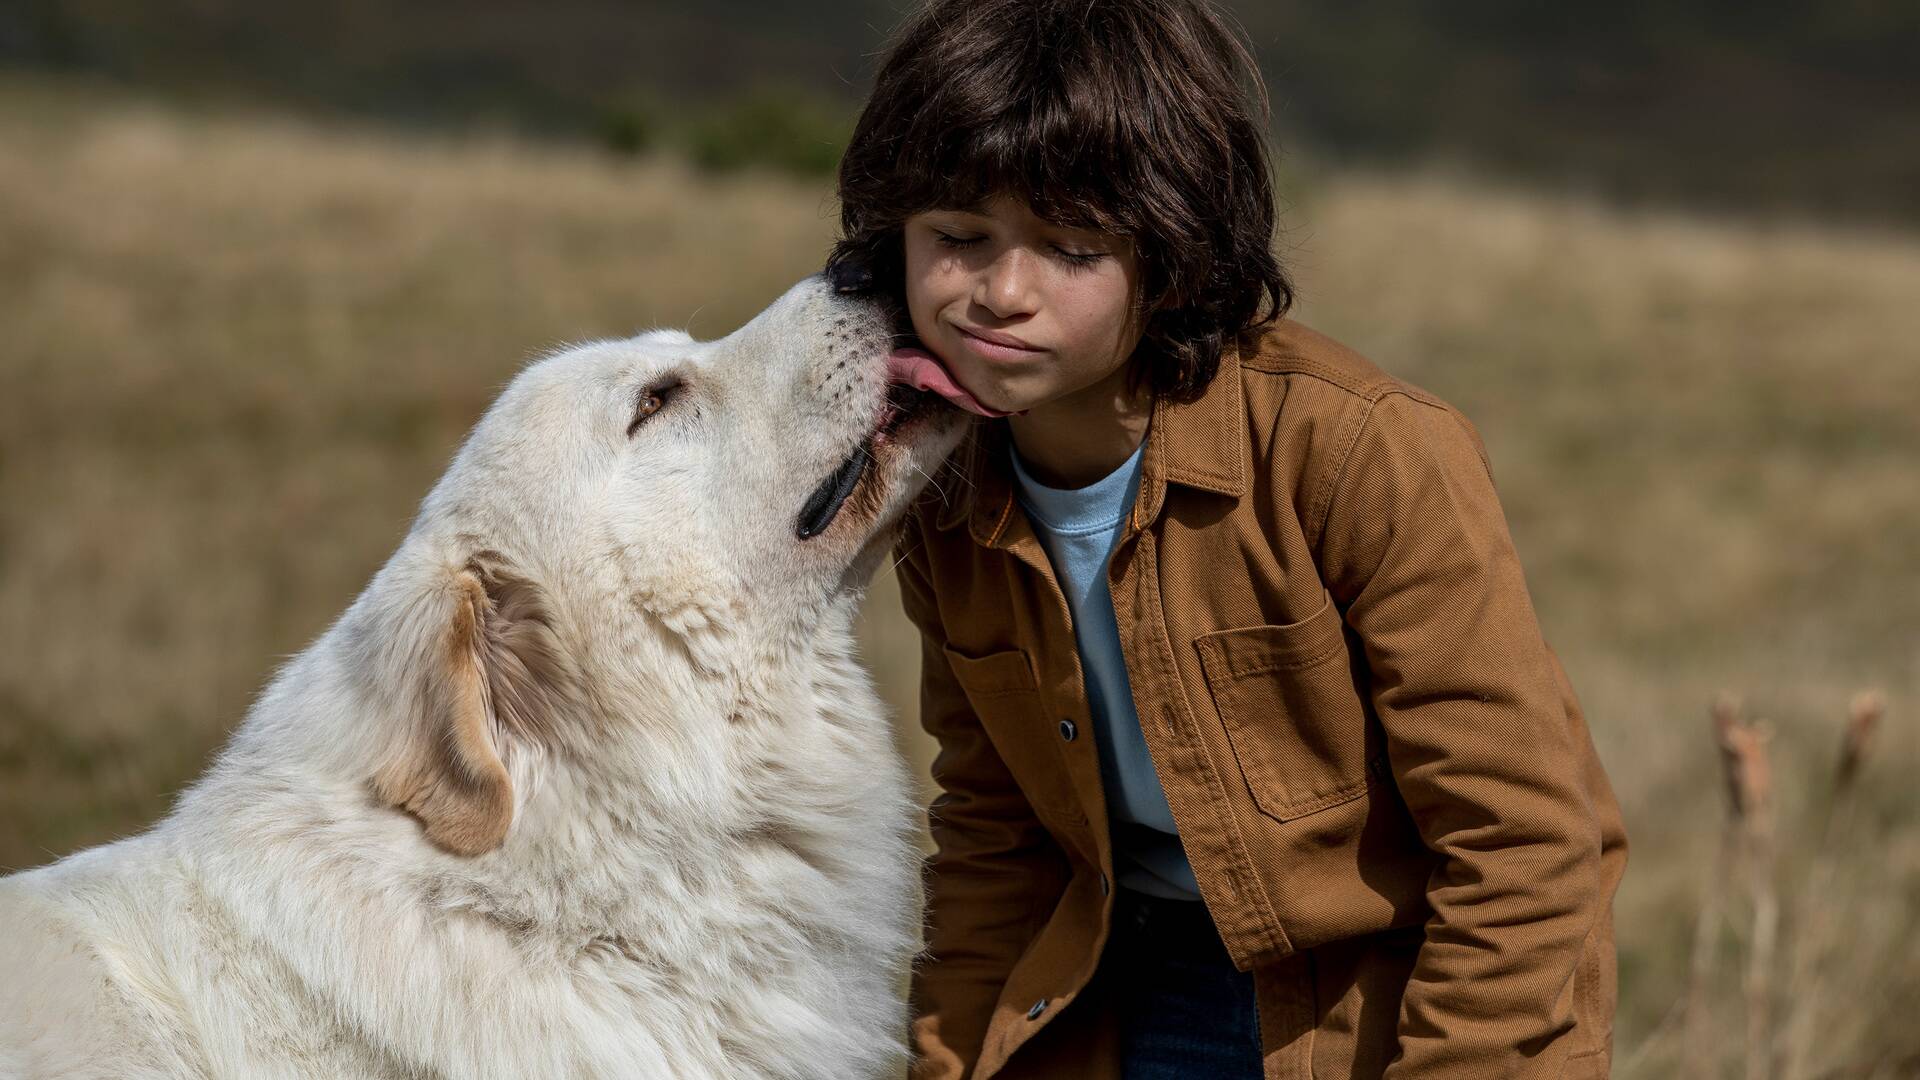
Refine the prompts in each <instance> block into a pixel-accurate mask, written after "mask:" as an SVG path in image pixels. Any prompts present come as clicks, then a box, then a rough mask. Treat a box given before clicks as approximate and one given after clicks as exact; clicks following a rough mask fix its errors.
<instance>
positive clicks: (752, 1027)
mask: <svg viewBox="0 0 1920 1080" xmlns="http://www.w3.org/2000/svg"><path fill="white" fill-rule="evenodd" d="M892 331H893V323H892V321H891V319H890V318H889V317H888V315H887V313H885V312H884V311H882V310H881V309H880V307H879V306H878V305H877V304H875V303H873V302H870V301H866V300H859V299H849V298H844V297H841V296H838V295H836V294H835V293H834V291H833V290H832V289H831V288H830V287H829V286H828V285H827V284H826V283H825V282H824V281H823V280H822V279H820V278H817V277H816V278H809V279H807V280H805V281H803V282H801V283H800V284H798V285H796V286H795V287H794V288H793V289H792V290H790V291H789V292H788V293H787V294H786V295H785V296H783V297H781V298H780V300H778V301H777V302H776V303H774V304H773V306H771V307H770V308H768V309H767V310H766V311H765V312H764V313H762V314H761V315H760V316H758V317H757V318H755V319H754V320H753V321H752V322H751V323H749V324H748V325H746V326H745V327H743V328H741V329H740V330H738V331H737V332H735V333H734V334H732V335H730V336H728V337H726V338H724V339H722V340H719V341H714V342H707V343H700V342H695V341H694V340H693V339H692V338H690V337H689V336H687V335H686V334H684V333H680V332H678V331H655V332H652V333H648V334H645V335H642V336H640V337H637V338H633V339H631V340H626V341H615V342H604V343H596V344H590V345H585V346H581V347H577V348H572V349H569V350H567V351H565V352H563V353H560V354H558V355H554V356H551V357H548V358H546V359H543V360H541V361H539V362H537V363H535V364H533V365H531V366H529V367H528V368H527V369H526V370H525V371H524V372H522V373H521V374H520V375H519V376H518V377H517V378H516V379H515V380H514V381H513V382H512V384H511V385H509V386H508V387H507V389H506V390H505V392H504V393H503V394H502V395H501V397H500V399H499V401H498V402H497V403H495V405H494V406H493V408H492V409H491V410H490V411H489V412H488V413H487V415H486V416H485V418H483V419H482V420H481V421H480V423H479V424H478V426H477V427H476V428H475V429H474V431H473V433H472V435H471V436H470V437H469V438H468V440H467V442H466V444H465V446H464V447H463V448H462V449H461V451H460V453H459V455H458V456H457V457H456V458H455V460H454V462H453V465H452V467H451V468H450V469H449V470H448V472H447V474H446V476H445V477H444V478H443V479H442V480H441V481H440V483H439V484H438V485H437V486H436V487H435V488H434V490H433V492H432V493H431V494H430V495H429V496H428V497H427V499H426V502H425V503H424V505H423V506H422V508H421V510H420V514H419V516H418V518H417V519H416V520H415V522H414V524H413V527H412V529H411V531H410V532H409V533H408V535H407V537H406V539H405V541H404V542H403V543H402V544H401V546H400V549H399V550H398V551H397V552H396V553H395V554H394V556H393V557H392V559H391V560H390V561H389V562H388V563H387V565H386V566H385V567H384V568H383V569H382V570H381V571H380V572H379V573H378V574H377V575H376V576H375V577H374V579H373V581H372V583H371V584H369V585H368V586H367V588H366V590H365V591H364V592H363V593H362V594H361V595H360V597H359V598H358V599H357V600H356V601H355V602H354V604H353V605H352V606H351V607H350V608H348V609H347V611H346V613H345V614H344V615H342V616H341V617H340V619H339V620H338V621H337V622H336V623H334V625H333V626H332V627H331V628H330V629H328V630H327V632H326V633H325V634H324V635H323V636H322V637H321V638H320V639H319V640H318V641H316V642H315V643H314V644H313V645H312V646H311V647H309V648H308V649H307V650H306V651H305V652H303V653H302V654H300V655H299V656H298V657H296V658H295V659H293V660H292V661H291V662H289V663H288V664H287V665H286V667H285V668H284V669H283V670H282V671H281V672H280V673H279V675H278V677H277V678H275V679H274V681H273V683H272V685H271V686H270V687H269V688H268V689H267V690H266V692H265V693H264V694H263V695H262V696H261V698H260V700H259V701H258V702H256V703H255V705H254V707H253V709H252V711H251V712H250V714H249V715H248V717H247V719H246V721H245V723H244V724H243V725H242V726H241V727H240V729H239V730H238V731H237V732H236V733H235V735H234V737H233V739H232V741H231V743H230V744H229V745H228V746H227V748H226V750H225V751H224V752H223V753H222V754H221V756H220V758H219V761H218V763H217V764H215V765H214V766H213V768H212V769H211V770H210V771H209V772H208V773H207V775H206V776H204V777H203V778H201V780H200V781H199V782H198V783H196V784H195V785H194V786H193V787H192V788H191V789H189V790H188V791H187V792H186V793H185V794H184V795H183V796H182V797H181V798H180V800H179V803H178V805H177V806H176V807H175V808H174V810H173V812H172V814H171V815H170V816H168V817H167V818H166V819H165V820H164V821H162V822H161V823H160V824H159V825H157V826H156V827H155V828H153V829H152V830H151V831H149V832H147V833H145V834H143V835H141V836H138V837H135V838H133V839H129V840H125V841H121V842H119V843H115V844H110V845H107V846H105V847H100V848H95V849H93V850H90V851H86V852H82V853H80V854H78V855H74V856H72V857H70V858H67V859H65V860H63V861H61V862H58V863H56V864H54V865H51V866H47V867H43V868H41V869H37V870H33V871H30V872H27V873H22V874H16V875H14V876H12V877H8V878H5V879H3V880H0V1075H5V1076H8V1077H17V1076H27V1077H61V1078H76V1077H102V1078H105V1077H112V1078H114V1080H127V1078H133V1077H179V1076H195V1077H199V1076H214V1077H301V1078H309V1077H310V1078H319V1077H326V1078H329V1080H333V1078H343V1077H435V1078H449V1080H451V1078H463V1077H511V1078H514V1080H528V1078H536V1077H661V1078H673V1080H692V1078H701V1077H715V1078H721V1077H724V1078H727V1080H736V1078H743V1077H832V1078H843V1077H861V1076H874V1075H878V1074H882V1073H885V1072H887V1071H888V1070H890V1069H894V1068H897V1067H898V1066H899V1065H900V1063H901V1062H902V1061H903V1060H904V1055H905V1049H904V1040H905V1033H906V1032H905V1028H906V1016H905V1010H904V1005H903V1003H902V1002H901V1001H900V997H899V990H900V987H901V985H902V979H903V975H904V972H905V966H906V964H907V963H908V962H909V958H910V956H911V954H912V953H913V951H914V949H915V948H916V947H917V946H918V944H919V916H920V891H919V889H920V885H919V875H918V858H917V852H916V850H915V848H914V845H913V841H912V838H911V832H910V823H911V820H912V816H913V810H912V805H911V798H910V786H909V783H908V775H907V769H906V766H905V764H904V762H903V761H902V759H901V758H900V756H899V755H898V754H897V752H896V751H895V750H894V749H893V743H892V739H891V734H890V725H889V724H888V722H887V720H886V716H885V711H884V709H883V707H882V706H881V704H880V702H879V700H878V698H877V697H876V695H875V693H874V691H873V689H872V686H871V683H870V681H869V679H868V677H867V675H866V673H865V672H864V671H863V670H862V669H861V668H860V666H859V665H858V664H857V662H856V659H855V656H854V643H853V637H852V624H853V620H854V616H855V610H856V607H857V605H858V602H859V598H860V595H861V594H862V592H863V591H864V590H865V587H866V583H867V581H868V580H869V578H870V577H871V575H872V573H873V571H874V570H875V569H876V568H877V566H878V563H879V560H880V559H881V558H883V557H884V555H885V553H886V551H887V549H888V546H889V540H890V535H889V534H890V533H891V531H892V530H891V526H892V525H893V523H894V522H896V521H897V520H898V518H899V517H900V514H901V512H902V510H903V508H904V506H905V504H906V503H907V502H908V500H910V499H911V498H912V497H913V496H914V495H915V494H916V493H917V492H919V491H920V489H921V487H922V484H923V482H924V480H925V478H926V474H928V473H930V472H932V471H934V469H935V468H936V466H937V465H938V464H939V463H940V462H941V461H942V460H943V459H944V458H945V457H946V455H947V454H948V453H949V452H950V451H951V449H952V448H953V446H954V444H955V443H956V442H957V441H958V439H959V437H960V435H961V433H962V430H963V429H964V426H965V416H964V414H963V413H961V412H960V411H958V410H956V409H953V408H950V407H948V406H947V405H945V404H943V403H942V402H941V401H940V399H939V398H938V397H936V396H934V395H931V394H924V393H918V392H915V391H913V390H912V389H911V388H910V387H909V386H906V385H903V382H905V383H911V382H913V381H914V374H915V373H914V366H915V365H916V364H924V359H921V360H916V359H913V358H912V353H913V351H912V350H901V351H894V350H892V349H891V347H890V346H891V343H892ZM903 353H905V354H907V358H906V359H903V358H902V354H903ZM920 355H921V356H922V357H923V358H924V354H920ZM890 370H891V373H892V376H891V381H890ZM922 374H924V372H923V373H922ZM921 381H922V382H924V381H925V380H924V379H923V380H921ZM823 478H824V479H823Z"/></svg>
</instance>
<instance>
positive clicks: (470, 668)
mask: <svg viewBox="0 0 1920 1080" xmlns="http://www.w3.org/2000/svg"><path fill="white" fill-rule="evenodd" d="M445 595H446V597H447V598H448V599H449V600H450V602H448V603H446V604H445V605H444V611H445V614H444V616H442V617H441V618H439V619H437V620H430V621H429V624H428V625H427V626H426V627H425V629H424V631H423V633H424V635H425V636H426V638H427V639H428V640H426V641H423V642H420V643H419V644H420V645H422V646H424V647H420V648H413V649H403V650H401V653H402V655H410V656H411V657H412V658H414V661H415V663H417V664H418V665H419V668H420V670H419V671H418V672H417V673H414V676H415V677H416V678H417V685H416V687H415V693H414V694H413V695H412V700H413V702H414V714H415V715H413V716H412V717H411V718H410V719H411V721H412V723H411V725H410V730H408V731H407V732H406V733H405V734H404V735H403V736H402V743H401V745H400V746H399V747H397V748H396V749H397V752H396V753H395V754H394V755H393V756H392V757H391V758H390V759H389V760H388V761H387V763H386V765H385V766H384V767H383V768H381V769H380V770H379V771H378V772H377V773H376V774H375V776H374V780H373V786H374V792H375V794H376V795H377V796H378V797H379V798H380V799H381V800H382V801H384V802H386V803H388V804H389V805H392V806H396V807H399V808H402V809H404V810H406V811H407V812H408V813H410V814H412V815H413V816H414V817H416V818H418V819H420V823H421V824H422V825H423V826H425V828H426V833H427V837H428V839H430V840H432V841H433V842H434V843H435V844H437V845H439V846H440V847H442V848H445V849H446V850H448V851H451V852H453V853H454V854H456V855H480V854H483V853H485V852H488V851H492V850H494V849H496V848H498V847H499V846H500V845H501V844H502V843H504V842H505V840H506V837H507V830H508V829H509V828H510V827H511V826H512V824H513V817H514V790H513V780H512V777H511V775H510V774H509V772H508V769H507V765H506V759H507V758H509V756H510V755H512V754H514V753H521V752H525V751H526V750H528V749H531V747H532V745H533V744H535V743H537V742H539V741H540V740H542V739H543V738H544V737H545V736H546V735H547V734H549V733H550V732H551V730H552V727H553V724H554V721H555V719H556V713H555V710H556V709H557V707H558V705H559V701H560V698H561V696H562V695H563V694H564V692H565V689H566V687H567V686H569V685H571V673H570V669H569V666H568V664H567V663H566V658H565V656H564V654H563V653H562V652H561V651H560V648H559V645H558V641H557V638H556V636H555V634H554V632H553V627H552V624H551V621H550V619H549V616H548V611H547V607H546V604H545V602H544V598H543V596H542V594H541V592H540V589H539V587H538V586H537V585H535V584H534V583H533V582H532V581H529V580H527V579H526V578H524V577H521V576H519V575H517V574H515V573H513V572H512V571H511V570H510V569H508V568H507V567H506V566H505V565H504V563H503V562H502V561H501V560H500V559H499V558H498V557H497V556H493V555H491V554H489V553H483V554H481V555H478V556H475V557H474V559H472V560H471V561H469V562H468V564H467V565H466V566H465V567H463V568H462V569H460V570H459V571H457V572H455V573H454V574H453V575H452V576H451V580H450V581H449V582H448V583H447V586H446V589H445Z"/></svg>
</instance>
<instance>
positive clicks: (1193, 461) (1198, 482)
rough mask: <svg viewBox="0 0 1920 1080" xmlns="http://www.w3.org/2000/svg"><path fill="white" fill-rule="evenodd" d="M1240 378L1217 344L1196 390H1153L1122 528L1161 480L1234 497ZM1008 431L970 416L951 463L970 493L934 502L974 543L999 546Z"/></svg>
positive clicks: (1234, 353)
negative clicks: (1206, 377)
mask: <svg viewBox="0 0 1920 1080" xmlns="http://www.w3.org/2000/svg"><path fill="white" fill-rule="evenodd" d="M1243 398H1244V392H1243V389H1242V387H1241V383H1240V350H1239V346H1238V345H1236V344H1234V343H1231V342H1229V343H1228V344H1227V345H1226V346H1224V347H1223V348H1222V349H1221V351H1220V368H1219V371H1218V372H1216V373H1215V375H1214V378H1213V381H1212V382H1210V383H1208V384H1207V388H1206V390H1205V391H1204V392H1202V393H1201V395H1200V396H1199V397H1198V398H1196V399H1195V400H1193V401H1190V402H1177V401H1172V400H1169V399H1167V398H1164V397H1156V398H1155V399H1154V402H1153V416H1152V418H1151V420H1149V422H1148V424H1147V449H1146V452H1145V453H1144V454H1142V455H1141V460H1140V474H1141V480H1140V492H1139V495H1138V496H1137V497H1136V498H1135V499H1134V506H1133V516H1132V517H1131V518H1130V519H1129V520H1128V523H1127V524H1128V531H1129V532H1137V531H1139V530H1140V529H1143V528H1145V527H1146V525H1147V524H1148V523H1149V522H1151V521H1153V519H1154V518H1156V517H1157V516H1159V513H1160V508H1161V505H1162V504H1163V503H1164V501H1165V496H1166V488H1167V485H1168V484H1170V483H1172V484H1180V485H1183V486H1185V487H1191V488H1197V489H1199V490H1202V491H1211V492H1214V493H1216V494H1220V495H1226V496H1229V497H1232V498H1235V499H1237V498H1239V497H1240V496H1242V495H1244V494H1245V493H1246V489H1247V469H1246V461H1247V418H1246V406H1245V404H1244V401H1243ZM1010 440H1011V434H1010V432H1009V430H1008V427H1007V423H1006V421H1004V420H992V421H987V422H983V423H977V424H975V426H974V429H973V431H972V432H971V433H970V434H969V436H968V438H967V439H966V441H965V442H964V443H963V444H962V446H961V448H960V450H959V451H958V452H957V453H956V455H955V457H956V462H955V465H956V467H957V469H958V471H959V473H960V475H961V476H962V477H963V478H964V479H963V480H962V484H963V485H965V486H964V488H963V490H966V491H969V492H971V493H972V498H971V499H965V498H961V499H953V500H950V501H949V502H948V503H947V504H946V505H945V506H944V507H942V508H941V510H940V514H939V516H938V517H937V518H936V519H935V524H936V526H937V527H939V528H942V529H948V528H952V527H953V526H954V525H957V524H959V522H960V521H961V520H962V519H965V520H967V522H968V527H969V529H970V531H971V532H972V533H973V538H974V541H975V542H976V543H979V544H981V545H983V546H986V547H1004V546H1006V543H1007V541H1008V536H1007V526H1008V523H1009V521H1010V520H1011V519H1013V518H1014V517H1015V515H1014V513H1013V502H1014V498H1013V477H1012V465H1011V463H1010V461H1009V458H1008V449H1007V448H1008V443H1009V441H1010Z"/></svg>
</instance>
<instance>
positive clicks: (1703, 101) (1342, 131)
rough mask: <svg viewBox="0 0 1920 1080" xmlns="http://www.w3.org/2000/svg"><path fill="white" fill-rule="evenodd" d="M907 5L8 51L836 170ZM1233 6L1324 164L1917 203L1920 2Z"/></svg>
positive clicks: (98, 42) (208, 22)
mask: <svg viewBox="0 0 1920 1080" xmlns="http://www.w3.org/2000/svg"><path fill="white" fill-rule="evenodd" d="M906 6H907V5H906V3H905V0H836V2H835V3H831V4H804V5H796V4H786V3H776V2H773V0H722V2H709V3H690V2H686V0H552V2H549V3H543V4H538V5H534V4H524V3H516V2H508V0H459V2H454V0H418V2H414V3H408V4H385V3H376V2H372V0H316V2H314V3H307V4H259V3H247V2H243V0H191V2H186V0H174V2H168V3H149V2H141V0H12V2H11V3H8V4H6V5H4V6H0V66H13V67H19V68H32V69H39V70H44V71H59V72H65V73H69V74H79V75H86V76H89V77H91V78H95V79H100V80H105V81H107V82H110V83H113V84H118V85H122V86H126V87H130V88H135V89H138V90H140V91H142V92H148V93H159V94H163V95H166V96H168V97H171V98H174V99H177V100H217V101H245V102H269V103H274V104H277V105H282V106H287V105H292V106H298V107H301V108H304V109H308V110H315V111H321V112H345V113H353V114H361V115H370V116H377V117H379V118H381V119H382V120H385V121H389V122H391V121H400V122H406V123H415V124H426V125H435V126H452V127H456V128H461V129H465V128H470V127H472V126H474V125H476V124H478V125H490V126H505V127H510V128H513V129H516V130H520V131H523V132H539V133H544V134H550V135H556V136H563V137H571V138H587V139H596V140H600V141H602V142H604V143H607V144H608V145H612V146H615V147H619V148H624V149H640V148H644V147H646V146H648V145H650V144H652V143H654V142H656V141H662V140H664V141H669V142H679V143H680V144H682V146H683V147H686V148H689V149H690V150H691V151H692V152H693V153H694V154H695V155H696V156H701V157H704V158H706V159H707V160H708V163H709V164H713V165H718V166H726V165H730V164H735V163H738V161H739V159H740V158H741V157H742V156H743V155H748V154H751V153H753V152H754V150H753V149H751V148H762V149H765V148H771V152H772V153H773V154H774V156H775V158H776V161H775V163H776V164H780V165H782V166H785V167H789V168H794V169H798V170H801V171H805V170H809V169H811V170H816V171H817V170H822V169H827V168H831V167H832V165H833V163H834V161H835V160H836V158H837V149H838V143H839V141H840V140H841V139H843V138H844V134H845V131H846V130H847V129H848V128H849V127H850V123H851V116H852V113H853V110H854V109H855V108H857V105H858V102H859V101H860V99H861V97H862V96H863V95H864V94H865V92H866V90H867V87H868V86H869V85H870V82H871V78H872V74H873V66H874V63H875V58H876V56H877V54H878V52H879V50H880V49H881V47H882V44H883V41H884V38H885V35H886V32H887V31H888V30H890V29H891V28H892V27H893V26H894V25H895V24H896V23H897V21H898V20H899V18H900V15H901V12H902V11H904V10H905V9H906ZM1225 6H1227V7H1228V8H1229V9H1231V10H1233V11H1234V12H1235V13H1236V14H1237V15H1238V16H1239V17H1240V19H1241V20H1242V21H1243V23H1244V24H1245V26H1246V27H1247V29H1248V31H1249V34H1250V36H1251V38H1252V39H1253V41H1254V44H1255V48H1256V51H1257V53H1258V55H1259V57H1260V59H1261V61H1262V63H1263V64H1264V65H1265V67H1266V70H1267V75H1268V79H1269V82H1270V84H1271V86H1272V87H1273V90H1274V98H1275V103H1276V107H1277V108H1276V112H1277V122H1278V127H1279V131H1280V134H1281V135H1282V137H1283V138H1284V139H1285V140H1286V141H1287V142H1288V143H1289V144H1297V145H1300V146H1303V147H1305V148H1307V149H1309V150H1310V151H1311V152H1313V153H1314V154H1315V155H1317V156H1320V157H1325V158H1331V159H1336V160H1364V161H1368V162H1372V163H1375V164H1380V163H1389V162H1406V161H1410V160H1425V159H1431V158H1442V159H1454V160H1458V161H1461V162H1465V163H1468V164H1470V165H1472V166H1473V167H1475V168H1477V169H1482V170H1488V171H1492V172H1495V173H1498V174H1507V175H1513V176H1519V177H1526V178H1529V179H1531V180H1533V181H1535V182H1543V181H1544V182H1548V183H1551V184H1553V185H1555V186H1558V187H1563V188H1571V189H1573V190H1576V191H1579V192H1585V193H1600V194H1605V195H1608V196H1610V197H1613V198H1615V199H1625V200H1635V201H1641V200H1649V199H1653V200H1660V201H1663V202H1680V203H1685V204H1689V205H1692V206H1696V207H1703V208H1712V209H1715V210H1722V209H1727V208H1730V207H1736V208H1746V209H1749V210H1751V209H1763V210H1793V211H1810V212H1813V213H1817V214H1820V215H1824V216H1847V217H1860V216H1865V217H1882V216H1895V217H1898V218H1901V219H1904V220H1907V221H1916V220H1920V139H1916V138H1914V137H1913V133H1914V132H1915V131H1917V130H1920V5H1916V4H1912V3H1882V2H1875V0H1840V2H1828V3H1820V4H1806V3H1792V2H1788V0H1763V2H1754V3H1727V2H1724V0H1676V2H1672V3H1665V4H1643V5H1633V4H1628V5H1621V4H1612V3H1602V2H1599V0H1567V2H1562V3H1556V4H1539V3H1530V2H1527V0H1461V2H1451V3H1444V4H1436V3H1429V2H1421V0H1260V2H1255V0H1233V2H1231V3H1227V4H1226V5H1225ZM769 113H771V114H773V117H772V119H769V115H768V114H769ZM688 128H692V129H694V130H692V131H687V130H684V129H688ZM742 128H744V129H745V134H742V133H741V131H740V129H742ZM775 135H778V136H779V137H778V138H776V137H773V136H775ZM743 146H745V147H748V148H749V149H745V150H743V149H742V147H743Z"/></svg>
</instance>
